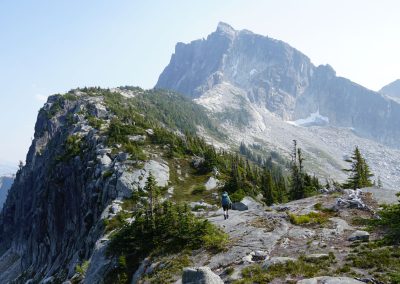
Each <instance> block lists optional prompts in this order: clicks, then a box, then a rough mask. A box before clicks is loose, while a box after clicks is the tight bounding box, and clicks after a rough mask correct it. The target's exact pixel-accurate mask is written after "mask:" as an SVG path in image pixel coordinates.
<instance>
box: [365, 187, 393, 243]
mask: <svg viewBox="0 0 400 284" xmlns="http://www.w3.org/2000/svg"><path fill="white" fill-rule="evenodd" d="M397 196H400V195H399V194H397ZM379 216H380V217H381V218H380V219H379V220H372V221H371V224H372V225H375V226H376V227H380V228H383V229H385V231H386V235H385V239H386V240H387V241H389V242H390V243H392V244H399V243H400V204H395V205H386V206H385V207H384V208H383V209H382V210H381V211H380V212H379Z"/></svg>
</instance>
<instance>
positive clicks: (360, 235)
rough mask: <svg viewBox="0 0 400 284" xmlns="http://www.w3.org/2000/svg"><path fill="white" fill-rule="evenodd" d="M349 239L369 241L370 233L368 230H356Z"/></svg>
mask: <svg viewBox="0 0 400 284" xmlns="http://www.w3.org/2000/svg"><path fill="white" fill-rule="evenodd" d="M348 240H349V241H351V242H353V241H369V233H368V232H366V231H355V232H354V233H352V234H351V235H350V237H349V238H348Z"/></svg>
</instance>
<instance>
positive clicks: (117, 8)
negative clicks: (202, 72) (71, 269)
mask: <svg viewBox="0 0 400 284" xmlns="http://www.w3.org/2000/svg"><path fill="white" fill-rule="evenodd" d="M398 11H400V1H396V0H393V1H387V0H386V1H385V0H380V1H375V0H351V1H348V0H346V1H345V0H324V1H321V0H274V1H270V0H242V1H239V0H218V1H216V0H213V1H212V0H202V1H198V0H168V1H165V0H158V1H153V0H146V1H136V0H129V1H128V0H126V1H122V0H113V1H110V0H104V1H103V0H85V1H78V0H58V1H54V0H31V1H24V0H17V1H0V133H1V138H0V164H4V163H9V164H13V165H16V164H17V163H18V161H19V160H23V161H24V160H25V156H26V153H27V150H28V148H29V145H30V144H31V139H32V137H33V133H34V124H35V121H36V116H37V113H38V110H39V109H40V107H41V106H43V104H44V102H45V100H46V98H47V96H49V95H51V94H55V93H63V92H67V91H68V90H70V89H73V88H76V87H84V86H101V87H115V86H121V85H133V86H140V87H143V88H152V87H153V86H154V85H155V83H156V82H157V79H158V76H159V74H160V73H161V72H162V70H163V69H164V67H165V66H166V65H167V64H168V62H169V60H170V57H171V54H172V53H173V52H174V47H175V44H176V43H177V42H190V41H192V40H195V39H199V38H205V37H206V36H207V35H208V34H209V33H211V32H213V31H214V30H215V29H216V27H217V24H218V22H220V21H223V22H226V23H229V24H230V25H231V26H233V27H234V28H235V29H248V30H251V31H253V32H255V33H259V34H262V35H267V36H269V37H272V38H276V39H280V40H283V41H285V42H287V43H289V44H290V45H292V46H293V47H295V48H296V49H298V50H300V51H301V52H303V53H304V54H306V55H307V56H308V57H310V59H311V61H312V62H313V63H314V64H315V65H319V64H330V65H331V66H332V67H333V68H334V69H335V70H336V72H337V75H338V76H343V77H347V78H349V79H351V80H352V81H354V82H356V83H359V84H361V85H363V86H365V87H368V88H370V89H372V90H379V89H380V88H381V87H383V86H384V85H386V84H388V83H390V82H392V81H394V80H395V79H398V78H400V52H399V50H400V36H399V35H400V34H399V28H400V17H399V16H398Z"/></svg>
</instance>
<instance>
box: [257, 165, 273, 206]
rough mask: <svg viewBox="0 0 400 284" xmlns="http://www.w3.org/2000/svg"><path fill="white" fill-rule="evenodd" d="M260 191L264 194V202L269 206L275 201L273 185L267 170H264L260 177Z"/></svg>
mask: <svg viewBox="0 0 400 284" xmlns="http://www.w3.org/2000/svg"><path fill="white" fill-rule="evenodd" d="M261 191H262V193H263V195H264V202H265V203H266V204H267V205H268V206H271V205H272V204H274V203H275V202H276V197H275V195H276V194H275V186H274V182H273V180H272V175H271V173H270V172H269V171H268V170H264V173H263V175H262V177H261Z"/></svg>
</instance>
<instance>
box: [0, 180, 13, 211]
mask: <svg viewBox="0 0 400 284" xmlns="http://www.w3.org/2000/svg"><path fill="white" fill-rule="evenodd" d="M13 181H14V178H13V177H11V176H0V210H1V209H2V208H3V204H4V202H5V201H6V198H7V194H8V190H9V189H10V188H11V185H12V184H13Z"/></svg>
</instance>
